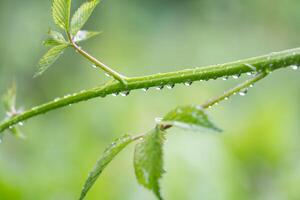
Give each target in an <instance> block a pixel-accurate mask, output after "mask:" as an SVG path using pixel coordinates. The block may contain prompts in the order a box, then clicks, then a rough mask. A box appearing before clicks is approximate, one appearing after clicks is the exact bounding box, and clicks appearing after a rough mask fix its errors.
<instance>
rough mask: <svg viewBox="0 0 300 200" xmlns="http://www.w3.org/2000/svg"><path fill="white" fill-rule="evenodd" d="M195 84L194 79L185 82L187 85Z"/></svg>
mask: <svg viewBox="0 0 300 200" xmlns="http://www.w3.org/2000/svg"><path fill="white" fill-rule="evenodd" d="M192 84H193V81H187V82H185V83H184V85H185V86H191V85H192Z"/></svg>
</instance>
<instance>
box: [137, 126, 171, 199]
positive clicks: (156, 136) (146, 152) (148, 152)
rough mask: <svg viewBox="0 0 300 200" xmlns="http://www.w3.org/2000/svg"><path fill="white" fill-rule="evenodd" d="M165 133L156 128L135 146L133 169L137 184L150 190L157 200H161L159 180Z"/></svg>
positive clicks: (161, 170) (161, 173) (161, 169)
mask: <svg viewBox="0 0 300 200" xmlns="http://www.w3.org/2000/svg"><path fill="white" fill-rule="evenodd" d="M164 135H165V132H164V131H162V130H160V129H159V128H158V127H156V128H155V129H153V130H151V131H150V132H149V133H147V134H146V135H145V136H144V137H143V140H140V141H139V143H138V144H137V145H136V146H135V151H134V169H135V175H136V178H137V180H138V182H139V183H140V184H141V185H143V186H144V187H146V188H148V189H150V190H152V191H153V192H154V194H155V195H156V196H157V198H158V199H162V196H161V193H160V186H159V179H160V178H161V177H162V175H163V173H164V170H163V143H164V140H165V137H164Z"/></svg>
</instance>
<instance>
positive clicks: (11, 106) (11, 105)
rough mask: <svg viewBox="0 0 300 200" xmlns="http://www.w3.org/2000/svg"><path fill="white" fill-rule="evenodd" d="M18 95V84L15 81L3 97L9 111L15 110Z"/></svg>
mask: <svg viewBox="0 0 300 200" xmlns="http://www.w3.org/2000/svg"><path fill="white" fill-rule="evenodd" d="M16 96H17V86H16V83H15V82H14V81H13V83H12V85H11V87H10V88H9V89H8V90H7V91H6V93H5V94H4V95H3V97H2V101H3V105H4V108H5V110H6V111H7V112H10V111H12V110H15V106H16Z"/></svg>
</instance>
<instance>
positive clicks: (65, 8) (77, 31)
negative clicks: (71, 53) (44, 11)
mask: <svg viewBox="0 0 300 200" xmlns="http://www.w3.org/2000/svg"><path fill="white" fill-rule="evenodd" d="M99 2H100V1H99V0H90V1H86V2H84V3H83V4H82V5H81V6H80V7H79V8H78V9H77V10H76V11H75V13H74V14H73V16H72V18H71V17H70V15H71V0H53V4H52V17H53V20H54V22H55V24H56V25H57V27H58V28H59V29H60V30H62V31H63V33H61V32H58V31H54V30H51V29H50V30H49V31H48V38H47V39H46V40H45V41H44V42H43V44H44V45H45V46H47V47H51V48H50V50H49V51H48V52H47V53H46V54H45V55H44V56H43V57H42V58H41V59H40V61H39V64H38V71H37V72H36V74H35V76H39V75H41V74H43V73H44V72H45V71H46V70H47V69H48V68H49V67H50V66H51V65H52V64H53V63H55V61H56V60H57V59H58V58H59V57H60V55H62V54H63V52H64V50H65V49H66V48H68V47H70V46H72V44H73V43H79V42H82V41H85V40H87V39H90V38H91V37H94V36H96V35H98V34H100V32H95V31H86V30H81V29H82V27H83V26H84V24H85V23H86V22H87V20H88V19H89V17H90V16H91V14H92V12H93V10H94V9H95V7H96V6H97V5H98V4H99ZM64 35H65V36H64ZM66 38H67V39H66Z"/></svg>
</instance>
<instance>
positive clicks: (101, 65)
mask: <svg viewBox="0 0 300 200" xmlns="http://www.w3.org/2000/svg"><path fill="white" fill-rule="evenodd" d="M67 35H68V38H69V41H70V42H71V46H72V47H73V48H74V49H75V50H76V51H77V52H78V53H80V54H81V55H82V56H83V57H85V58H86V59H88V60H89V61H90V62H92V63H93V64H94V66H96V67H98V68H100V69H102V70H103V71H105V72H106V73H107V74H108V75H110V76H112V77H113V78H114V79H116V80H118V81H120V82H121V83H122V84H124V85H127V79H128V78H127V77H125V76H123V75H122V74H119V73H118V72H116V71H114V70H113V69H111V68H110V67H108V66H107V65H105V64H104V63H102V62H100V61H99V60H98V59H96V58H94V57H93V56H91V55H90V54H89V53H87V52H86V51H84V50H83V49H82V48H81V47H79V46H78V45H77V44H76V43H75V42H74V41H73V40H72V36H71V35H70V34H67Z"/></svg>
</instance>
